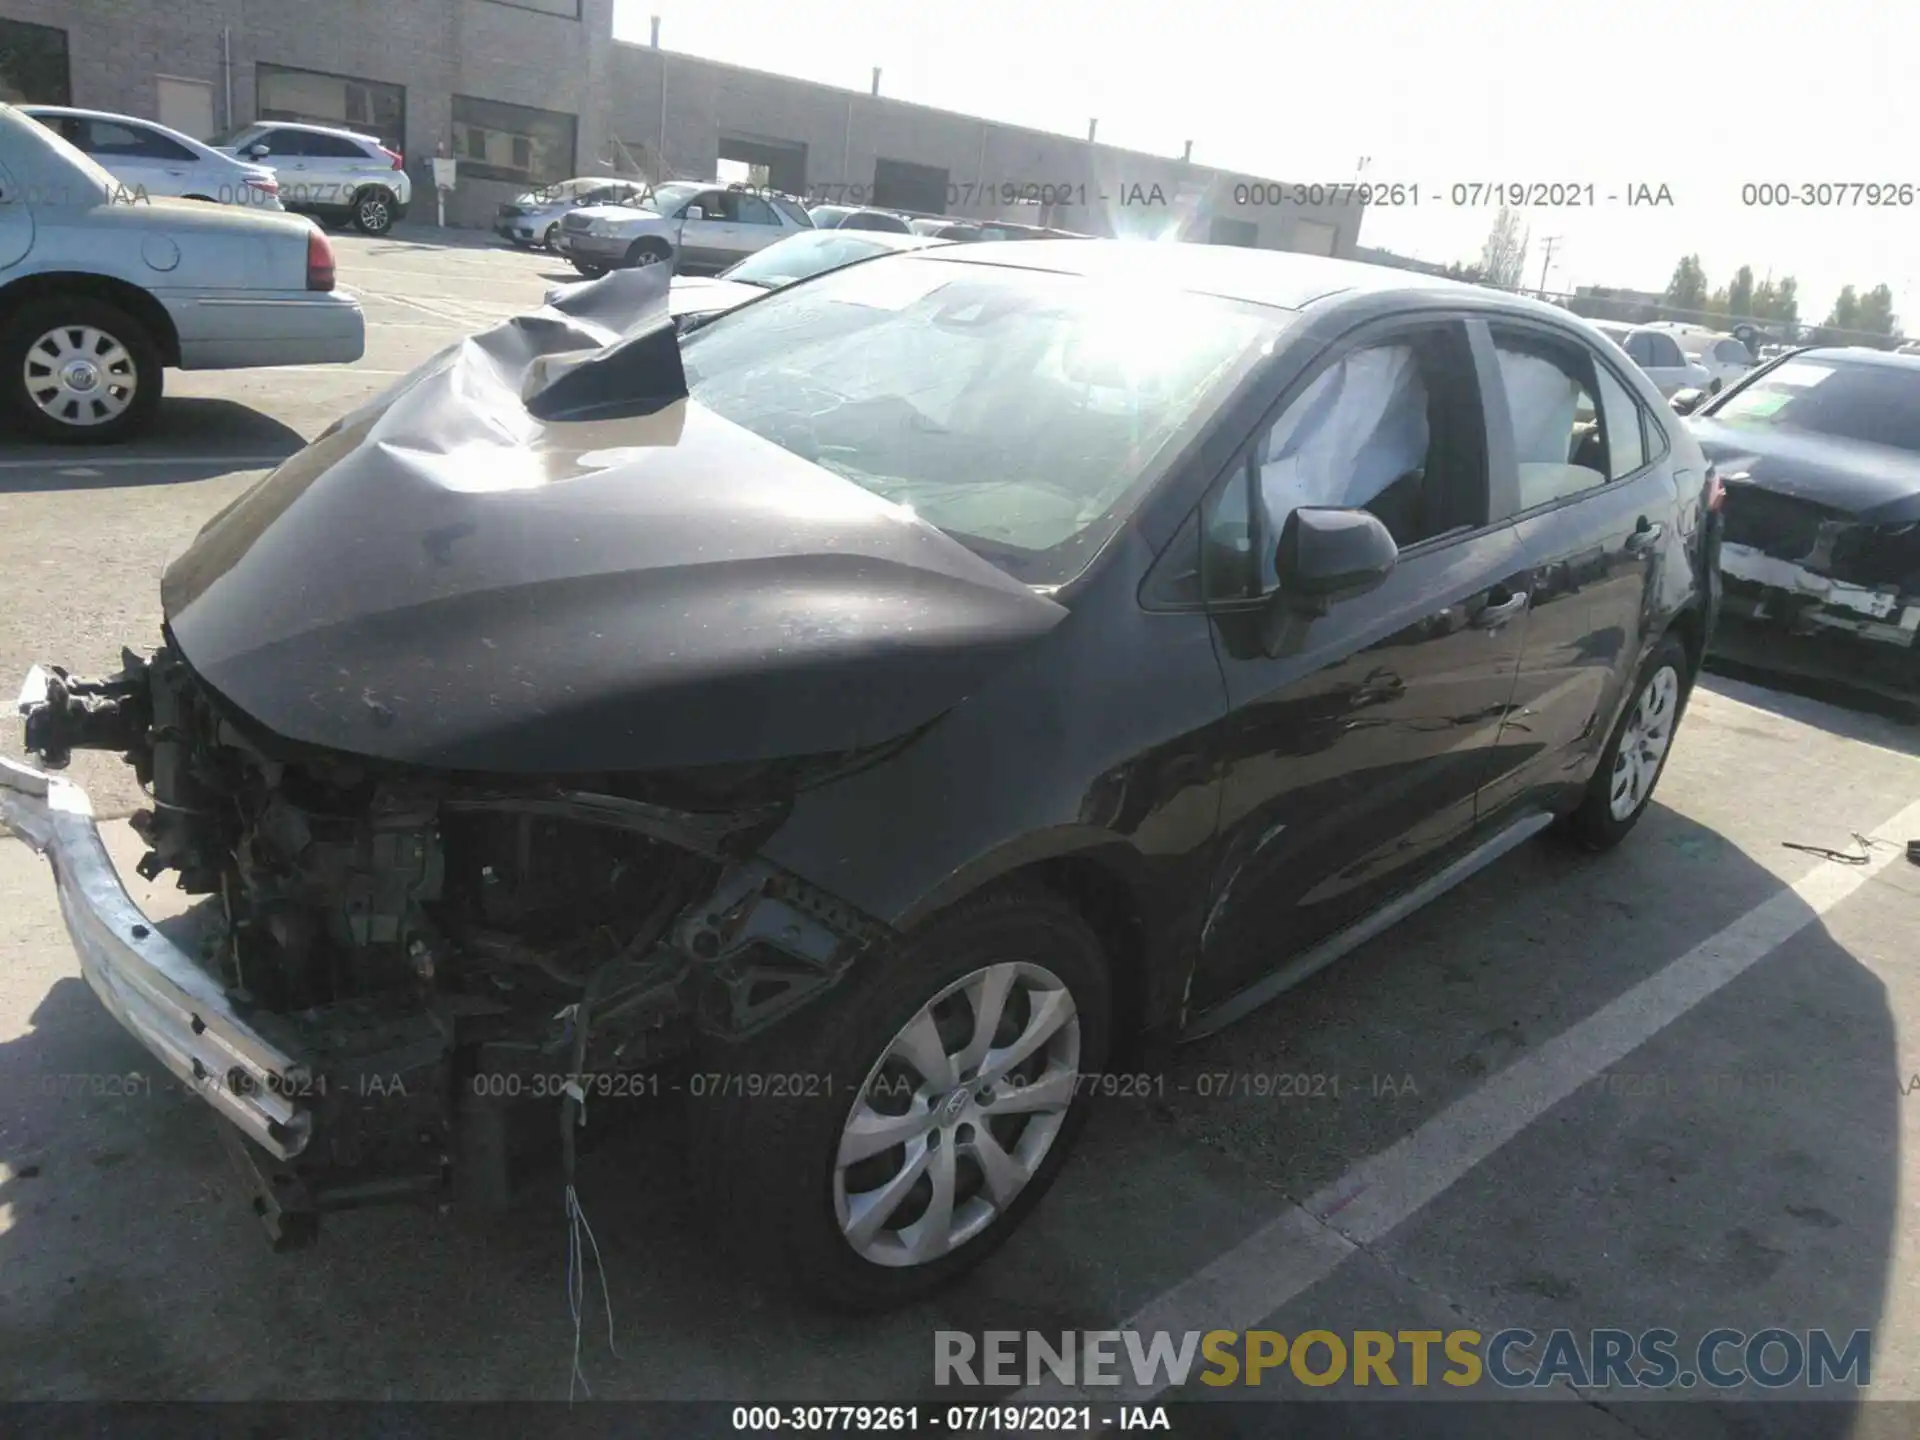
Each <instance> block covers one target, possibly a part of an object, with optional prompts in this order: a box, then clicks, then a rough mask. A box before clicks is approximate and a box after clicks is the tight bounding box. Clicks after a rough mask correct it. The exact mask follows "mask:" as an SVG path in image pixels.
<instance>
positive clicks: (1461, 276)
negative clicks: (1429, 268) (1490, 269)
mask: <svg viewBox="0 0 1920 1440" xmlns="http://www.w3.org/2000/svg"><path fill="white" fill-rule="evenodd" d="M1447 278H1448V279H1449V280H1465V281H1466V282H1467V283H1468V284H1469V285H1479V284H1482V283H1484V282H1485V280H1486V272H1484V271H1483V270H1481V268H1480V262H1479V261H1478V260H1475V261H1474V262H1473V263H1472V264H1470V265H1462V264H1461V263H1460V262H1459V261H1458V260H1456V261H1454V262H1453V263H1452V264H1451V265H1449V266H1447Z"/></svg>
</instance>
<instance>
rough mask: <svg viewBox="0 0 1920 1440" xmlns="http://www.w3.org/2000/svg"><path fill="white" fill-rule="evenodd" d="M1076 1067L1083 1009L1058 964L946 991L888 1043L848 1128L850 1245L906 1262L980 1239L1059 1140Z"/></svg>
mask: <svg viewBox="0 0 1920 1440" xmlns="http://www.w3.org/2000/svg"><path fill="white" fill-rule="evenodd" d="M1079 1074H1080V1019H1079V1013H1078V1010H1077V1008H1076V1007H1075V1005H1074V1000H1073V996H1072V994H1071V993H1069V991H1068V990H1067V987H1066V985H1065V984H1064V983H1063V982H1062V981H1061V980H1060V978H1059V977H1058V976H1057V975H1055V974H1054V973H1053V972H1052V971H1050V970H1048V969H1047V968H1046V967H1044V966H1041V965H1032V964H1026V963H1012V962H1009V963H1002V964H997V965H988V966H985V967H983V968H981V969H979V970H975V971H974V972H973V973H971V974H969V975H966V976H963V977H962V978H961V979H959V980H957V981H955V982H954V983H953V984H951V985H949V986H947V987H946V988H945V989H943V990H942V991H941V992H940V993H939V994H938V995H936V996H934V997H933V999H931V1000H929V1001H928V1002H927V1003H926V1004H925V1005H924V1006H922V1007H921V1008H920V1010H919V1011H918V1012H917V1013H916V1014H915V1015H914V1017H913V1018H912V1019H911V1020H909V1021H908V1022H907V1023H906V1024H905V1025H903V1026H901V1028H900V1029H899V1031H898V1032H897V1033H896V1034H895V1035H894V1037H893V1039H892V1040H890V1041H889V1042H888V1043H887V1046H886V1049H885V1050H884V1051H883V1052H882V1053H881V1056H880V1059H879V1060H878V1061H877V1062H876V1063H875V1064H874V1066H873V1068H872V1069H871V1070H870V1071H868V1073H867V1077H866V1079H865V1080H864V1081H863V1082H862V1084H861V1087H860V1092H859V1094H858V1095H857V1096H856V1098H855V1099H854V1102H853V1104H852V1106H851V1108H850V1109H849V1111H848V1113H847V1118H846V1121H845V1123H844V1125H843V1126H842V1128H841V1133H840V1148H839V1152H838V1154H837V1156H836V1157H835V1162H834V1172H833V1204H834V1213H835V1215H836V1216H837V1218H838V1219H839V1222H840V1231H841V1234H842V1235H843V1236H845V1238H846V1241H847V1243H848V1244H849V1245H851V1246H852V1247H853V1249H854V1250H855V1252H856V1253H858V1254H859V1255H860V1256H862V1257H863V1258H864V1259H867V1260H869V1261H872V1262H873V1263H875V1264H877V1265H887V1266H894V1267H903V1266H913V1265H924V1264H927V1263H929V1262H931V1261H934V1260H937V1259H939V1258H940V1257H941V1256H943V1255H947V1254H950V1253H951V1252H952V1251H954V1250H956V1249H958V1248H959V1247H960V1246H962V1245H965V1244H966V1243H967V1242H968V1241H970V1240H972V1239H974V1238H975V1237H976V1236H978V1235H980V1234H981V1233H983V1232H984V1231H985V1230H986V1229H987V1228H988V1227H989V1226H991V1225H992V1224H993V1223H994V1221H995V1220H997V1219H998V1218H999V1217H1000V1216H1002V1215H1003V1214H1005V1213H1006V1211H1007V1209H1008V1207H1009V1206H1011V1205H1012V1204H1013V1202H1014V1200H1015V1199H1016V1198H1017V1197H1018V1196H1019V1194H1020V1192H1021V1191H1022V1190H1024V1189H1025V1188H1026V1186H1027V1183H1028V1182H1029V1181H1030V1180H1032V1179H1033V1177H1034V1175H1035V1174H1036V1173H1037V1172H1038V1170H1039V1169H1040V1166H1041V1164H1042V1162H1043V1161H1044V1160H1045V1159H1046V1157H1047V1153H1048V1151H1050V1150H1051V1149H1052V1148H1053V1143H1054V1141H1055V1140H1056V1139H1057V1138H1058V1136H1059V1134H1060V1128H1061V1126H1062V1124H1063V1123H1064V1122H1065V1120H1066V1118H1067V1111H1068V1109H1069V1108H1070V1107H1071V1105H1072V1104H1073V1099H1074V1092H1075V1089H1076V1088H1077V1086H1078V1084H1079Z"/></svg>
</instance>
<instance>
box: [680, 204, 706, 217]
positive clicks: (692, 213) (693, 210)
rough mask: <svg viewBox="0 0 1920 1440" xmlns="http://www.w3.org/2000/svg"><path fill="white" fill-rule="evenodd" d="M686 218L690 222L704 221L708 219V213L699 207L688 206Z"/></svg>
mask: <svg viewBox="0 0 1920 1440" xmlns="http://www.w3.org/2000/svg"><path fill="white" fill-rule="evenodd" d="M684 218H685V219H688V220H704V219H706V218H707V212H706V210H705V209H704V208H703V207H701V206H699V205H689V206H687V209H686V213H685V216H684Z"/></svg>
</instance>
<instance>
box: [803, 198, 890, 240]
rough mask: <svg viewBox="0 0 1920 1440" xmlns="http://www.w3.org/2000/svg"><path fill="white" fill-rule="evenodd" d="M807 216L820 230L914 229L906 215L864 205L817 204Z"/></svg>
mask: <svg viewBox="0 0 1920 1440" xmlns="http://www.w3.org/2000/svg"><path fill="white" fill-rule="evenodd" d="M807 218H808V219H809V220H811V221H813V223H814V227H815V228H816V229H820V230H882V231H889V232H891V233H893V234H895V235H905V234H908V233H910V232H911V230H912V226H911V225H910V224H909V223H908V221H907V217H906V216H904V215H896V214H895V213H894V212H893V211H891V210H873V209H869V208H867V207H866V206H862V205H815V206H813V207H812V208H811V209H809V210H808V211H807Z"/></svg>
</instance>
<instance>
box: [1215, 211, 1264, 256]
mask: <svg viewBox="0 0 1920 1440" xmlns="http://www.w3.org/2000/svg"><path fill="white" fill-rule="evenodd" d="M1207 243H1208V244H1209V245H1245V246H1247V247H1249V248H1255V247H1258V245H1259V244H1260V227H1259V226H1258V225H1256V224H1254V223H1253V221H1251V220H1235V219H1233V218H1232V217H1231V216H1228V215H1216V216H1214V217H1213V223H1212V224H1211V225H1210V226H1208V227H1207Z"/></svg>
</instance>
